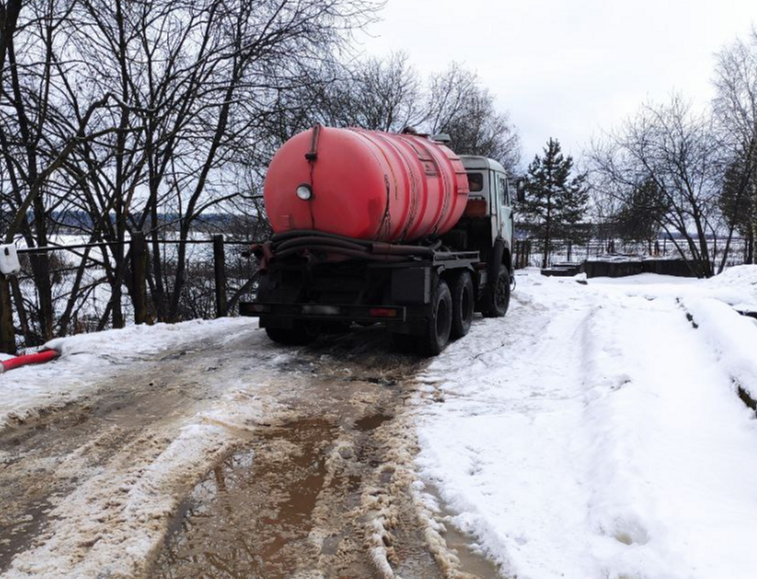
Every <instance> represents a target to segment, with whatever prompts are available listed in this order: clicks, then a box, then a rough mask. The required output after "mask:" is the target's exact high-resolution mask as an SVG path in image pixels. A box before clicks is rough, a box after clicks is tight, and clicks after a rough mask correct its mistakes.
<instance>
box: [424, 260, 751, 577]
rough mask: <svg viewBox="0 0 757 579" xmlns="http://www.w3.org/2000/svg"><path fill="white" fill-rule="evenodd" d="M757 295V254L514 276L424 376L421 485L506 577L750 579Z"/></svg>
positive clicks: (532, 272)
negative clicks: (710, 273)
mask: <svg viewBox="0 0 757 579" xmlns="http://www.w3.org/2000/svg"><path fill="white" fill-rule="evenodd" d="M755 304H757V267H756V266H743V267H738V268H734V269H731V270H729V271H727V272H726V273H725V274H723V275H721V276H719V277H717V278H715V279H712V280H708V281H700V280H684V279H675V278H666V277H661V276H655V275H651V274H650V275H643V276H636V277H634V278H625V279H615V280H609V279H590V280H588V283H587V284H586V285H582V284H579V283H576V280H573V279H567V280H566V279H554V278H542V277H540V276H539V275H538V273H536V272H534V271H529V272H527V273H526V274H525V275H519V276H518V290H517V292H516V293H515V294H514V299H513V302H512V304H511V310H510V312H509V313H508V315H507V317H506V318H504V319H501V320H484V321H481V322H479V323H477V324H475V325H474V327H473V330H472V332H471V334H470V335H469V336H467V337H466V338H465V339H464V340H461V341H459V342H458V343H456V344H453V345H452V346H451V347H450V348H449V349H448V350H447V352H446V353H445V355H443V356H440V357H439V358H438V359H437V360H436V361H434V363H432V364H431V366H430V367H429V368H428V370H427V371H426V372H425V374H424V376H423V377H422V379H423V381H424V382H425V383H426V388H425V393H424V395H423V396H422V397H421V399H419V400H418V404H419V407H418V412H419V415H420V416H419V427H418V428H419V437H420V441H421V446H422V451H421V453H420V456H419V457H418V460H417V462H418V465H419V468H420V471H421V478H422V480H423V481H424V482H425V483H426V484H429V483H430V484H432V485H433V487H435V488H436V490H437V492H438V493H439V494H440V495H441V496H442V498H443V499H444V500H445V501H446V502H447V503H448V505H450V507H451V509H452V511H454V513H456V514H455V515H454V516H452V517H451V520H450V521H449V522H450V523H451V524H454V525H455V526H457V527H458V528H461V529H463V530H464V531H467V532H468V533H470V534H472V535H473V536H474V537H475V540H476V541H477V544H478V546H479V548H480V549H481V550H482V551H483V552H484V553H486V554H487V556H489V557H491V558H493V559H494V560H495V561H496V562H497V563H498V564H499V565H500V569H501V571H502V572H503V574H504V575H505V576H507V577H516V576H517V577H518V578H519V579H526V578H532V579H552V578H558V577H570V578H574V579H583V578H587V579H588V578H615V579H621V578H648V579H654V578H671V579H672V578H676V579H678V578H681V579H683V578H687V579H688V578H692V579H693V578H702V579H712V578H714V577H723V578H725V577H728V578H729V579H740V578H743V579H747V578H752V577H754V576H755V570H754V560H753V554H752V548H753V545H754V544H755V541H757V485H755V481H756V480H757V420H755V413H754V411H753V410H752V409H750V408H748V407H747V405H746V404H745V402H744V401H742V399H741V398H740V397H739V388H741V389H742V390H743V392H744V393H746V394H748V395H749V397H751V398H752V399H757V323H755V321H754V320H752V319H750V318H747V317H744V316H741V315H740V314H739V313H738V312H737V311H736V309H740V310H749V309H752V310H754V309H757V308H755V307H754V306H755ZM734 306H735V307H734ZM428 500H429V503H431V504H433V500H432V499H431V498H430V497H429V499H428Z"/></svg>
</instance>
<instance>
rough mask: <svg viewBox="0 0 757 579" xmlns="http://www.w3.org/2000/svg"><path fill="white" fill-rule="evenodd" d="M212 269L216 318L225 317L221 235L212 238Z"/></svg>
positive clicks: (224, 278)
mask: <svg viewBox="0 0 757 579" xmlns="http://www.w3.org/2000/svg"><path fill="white" fill-rule="evenodd" d="M213 269H214V270H215V278H216V317H217V318H223V317H224V316H226V310H227V306H226V304H227V302H226V253H225V252H224V247H223V235H220V234H219V235H214V236H213Z"/></svg>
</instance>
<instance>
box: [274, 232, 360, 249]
mask: <svg viewBox="0 0 757 579" xmlns="http://www.w3.org/2000/svg"><path fill="white" fill-rule="evenodd" d="M296 237H327V238H329V239H340V240H342V241H346V242H348V243H356V244H358V245H363V246H366V247H368V246H370V245H371V243H373V242H372V241H366V240H364V239H355V238H353V237H345V236H344V235H337V234H335V233H322V232H320V231H312V230H309V229H295V230H294V231H285V232H283V233H276V234H275V235H273V236H272V237H271V241H272V242H273V243H274V244H278V243H279V242H283V241H287V240H289V239H292V238H296Z"/></svg>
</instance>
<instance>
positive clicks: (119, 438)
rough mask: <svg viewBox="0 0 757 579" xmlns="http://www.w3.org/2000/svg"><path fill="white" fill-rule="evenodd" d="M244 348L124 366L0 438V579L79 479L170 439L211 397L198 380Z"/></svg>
mask: <svg viewBox="0 0 757 579" xmlns="http://www.w3.org/2000/svg"><path fill="white" fill-rule="evenodd" d="M245 344H246V341H245V339H244V337H242V338H241V339H240V340H238V341H236V342H232V343H231V344H230V346H229V348H228V350H227V352H225V353H224V355H223V356H221V357H220V358H219V356H218V349H217V347H216V345H215V344H214V343H212V342H210V341H208V342H199V343H198V344H196V345H195V347H194V348H192V349H186V348H182V349H178V350H175V351H169V352H162V353H159V354H157V355H156V356H155V357H154V359H152V360H145V361H143V362H132V363H131V364H130V365H129V366H128V367H124V368H123V369H118V368H117V369H116V371H115V372H114V374H113V375H112V376H111V377H110V378H108V379H106V380H104V381H103V383H102V384H101V386H100V388H99V389H98V391H96V392H94V393H93V394H92V395H90V396H89V397H87V398H86V399H83V400H79V401H77V402H75V403H69V404H66V405H64V406H62V407H53V408H47V409H42V410H41V411H40V412H38V414H37V415H35V416H33V417H27V418H23V419H21V418H19V419H16V420H15V421H14V423H12V424H11V425H10V427H8V428H5V429H3V430H0V504H1V505H2V506H3V508H2V510H0V573H2V572H4V571H5V570H6V569H7V568H8V567H9V565H10V563H11V561H12V559H13V557H14V556H15V555H16V554H17V553H20V552H22V551H25V550H27V549H28V548H29V547H30V546H32V544H33V542H34V539H35V538H37V537H38V536H39V535H40V534H41V533H42V532H43V531H44V529H45V528H46V527H47V525H48V523H49V522H50V519H49V514H50V512H51V511H52V510H53V508H54V507H55V505H56V504H58V503H59V502H60V501H61V500H63V499H64V497H65V496H67V495H68V494H69V493H70V492H71V491H72V490H73V489H75V488H76V487H77V485H79V484H80V482H81V480H82V479H83V478H86V477H87V476H88V475H90V474H91V473H93V472H95V471H96V470H97V469H101V468H106V466H107V463H108V462H109V461H110V460H111V459H112V458H113V457H114V456H116V455H117V454H118V453H119V452H123V451H124V450H126V449H128V450H127V451H128V452H131V453H134V454H138V453H139V449H138V447H139V446H140V439H144V438H145V434H146V433H149V432H151V431H157V430H162V431H163V432H164V433H165V434H167V435H168V437H170V435H171V434H173V433H175V432H177V431H178V427H179V421H180V419H181V418H182V417H184V416H186V415H187V414H188V413H191V411H192V409H193V408H197V407H199V406H200V405H202V404H204V403H207V401H209V400H213V399H214V398H216V397H218V395H219V394H220V393H219V392H216V391H214V389H213V388H212V387H211V386H209V385H208V381H207V379H206V376H207V374H208V372H210V370H209V368H213V369H214V370H215V371H218V370H222V369H224V368H225V367H226V366H228V365H229V363H230V362H231V361H233V360H234V357H235V356H238V354H239V351H240V350H244V349H245ZM190 360H191V363H188V361H190ZM168 440H169V438H166V442H165V444H166V445H167V444H168ZM152 446H154V441H153V442H152ZM136 460H138V459H136Z"/></svg>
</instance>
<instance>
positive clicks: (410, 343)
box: [392, 333, 418, 354]
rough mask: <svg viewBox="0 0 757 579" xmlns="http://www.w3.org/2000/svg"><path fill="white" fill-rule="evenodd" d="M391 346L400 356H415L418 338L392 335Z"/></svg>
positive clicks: (406, 335)
mask: <svg viewBox="0 0 757 579" xmlns="http://www.w3.org/2000/svg"><path fill="white" fill-rule="evenodd" d="M392 345H393V346H394V349H395V350H397V351H398V352H400V353H401V354H415V353H416V346H417V345H418V338H416V337H415V336H411V335H409V334H398V333H393V334H392Z"/></svg>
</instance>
